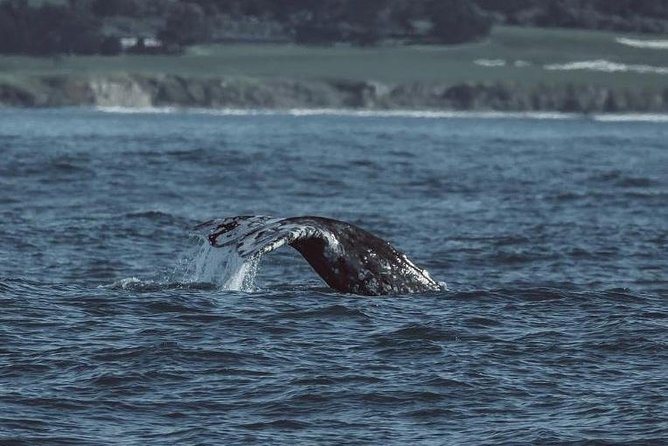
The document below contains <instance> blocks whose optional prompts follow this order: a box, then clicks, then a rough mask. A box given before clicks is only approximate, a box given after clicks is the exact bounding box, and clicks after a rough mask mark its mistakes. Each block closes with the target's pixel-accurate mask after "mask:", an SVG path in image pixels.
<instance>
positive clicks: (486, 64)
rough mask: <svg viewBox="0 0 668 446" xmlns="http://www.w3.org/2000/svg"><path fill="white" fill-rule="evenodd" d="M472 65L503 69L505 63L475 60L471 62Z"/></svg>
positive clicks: (501, 60)
mask: <svg viewBox="0 0 668 446" xmlns="http://www.w3.org/2000/svg"><path fill="white" fill-rule="evenodd" d="M473 63H474V64H476V65H480V66H481V67H505V66H506V61H505V60H503V59H476V60H474V61H473Z"/></svg>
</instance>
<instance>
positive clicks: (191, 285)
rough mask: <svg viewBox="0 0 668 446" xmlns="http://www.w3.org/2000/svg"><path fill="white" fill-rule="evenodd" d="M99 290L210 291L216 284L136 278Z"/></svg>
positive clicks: (117, 282)
mask: <svg viewBox="0 0 668 446" xmlns="http://www.w3.org/2000/svg"><path fill="white" fill-rule="evenodd" d="M99 288H107V289H111V290H128V291H139V292H154V291H163V290H175V289H185V290H212V289H215V288H216V284H214V283H209V282H156V281H153V280H141V279H138V278H136V277H128V278H125V279H120V280H117V281H115V282H114V283H112V284H110V285H100V287H99Z"/></svg>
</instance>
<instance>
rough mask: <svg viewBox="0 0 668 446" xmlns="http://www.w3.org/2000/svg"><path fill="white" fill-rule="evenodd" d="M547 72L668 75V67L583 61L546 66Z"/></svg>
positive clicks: (606, 61)
mask: <svg viewBox="0 0 668 446" xmlns="http://www.w3.org/2000/svg"><path fill="white" fill-rule="evenodd" d="M543 68H545V69H546V70H552V71H554V70H560V71H574V70H589V71H602V72H605V73H619V72H622V73H623V72H631V73H641V74H648V73H652V74H668V67H656V66H652V65H628V64H624V63H618V62H611V61H609V60H604V59H599V60H583V61H578V62H568V63H564V64H549V65H544V66H543Z"/></svg>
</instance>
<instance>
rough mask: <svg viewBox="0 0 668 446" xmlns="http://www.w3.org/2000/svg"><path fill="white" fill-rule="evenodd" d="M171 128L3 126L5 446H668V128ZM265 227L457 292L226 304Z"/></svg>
mask: <svg viewBox="0 0 668 446" xmlns="http://www.w3.org/2000/svg"><path fill="white" fill-rule="evenodd" d="M167 111H168V112H165V113H161V112H159V111H157V110H153V111H151V110H147V111H145V112H139V113H127V112H126V111H124V110H120V109H119V110H86V109H62V110H17V109H4V110H0V444H3V445H4V444H26V445H34V444H44V445H59V444H63V445H69V444H72V445H79V444H81V445H84V444H85V445H88V444H90V445H100V444H107V445H116V444H118V445H133V444H134V445H146V444H150V445H173V444H198V445H223V444H224V445H228V444H369V445H376V444H379V445H380V444H382V445H387V444H397V445H399V444H406V443H408V442H411V443H412V444H420V445H423V444H424V445H442V444H466V445H469V444H489V445H499V444H651V445H655V444H667V443H668V301H667V299H668V122H667V121H666V120H665V119H661V118H660V117H647V118H646V119H645V118H643V117H633V116H630V117H629V116H626V117H621V116H620V117H619V118H618V119H617V118H615V117H609V116H608V117H606V118H605V119H597V118H596V117H590V118H575V117H572V116H566V115H563V116H562V115H555V116H552V115H536V116H521V115H516V116H503V115H457V114H450V115H449V114H442V115H439V114H429V113H425V114H420V113H413V114H411V113H387V114H374V113H357V114H356V113H336V112H331V111H328V112H326V111H323V112H314V113H301V112H293V113H269V112H263V113H259V112H258V113H250V112H234V111H227V112H226V111H221V112H211V113H206V112H203V111H191V112H183V111H175V110H171V111H169V110H167ZM243 214H248V215H253V214H261V215H275V216H286V217H287V216H296V215H320V216H327V217H332V218H337V219H341V220H345V221H349V222H351V223H354V224H356V225H359V226H361V227H363V228H365V229H367V230H369V231H371V232H373V233H375V234H378V235H379V236H382V237H383V238H385V239H386V240H388V241H390V242H391V243H392V244H393V245H395V246H396V247H397V248H398V249H400V250H402V251H403V252H405V253H406V254H407V255H408V256H409V257H410V258H411V259H412V260H413V261H414V262H415V263H416V264H418V265H419V266H422V267H425V268H427V269H428V270H429V271H430V272H431V275H432V276H433V277H434V278H435V279H437V280H440V281H444V282H447V284H448V288H449V289H448V291H442V292H432V293H425V294H417V295H410V296H386V297H358V296H352V295H345V294H340V293H337V292H335V291H332V290H331V289H328V288H327V286H326V285H325V284H324V282H322V281H321V279H320V278H319V277H318V276H317V275H316V274H315V273H314V272H313V271H312V270H311V269H310V267H309V266H308V264H307V263H306V262H305V261H304V260H303V259H302V258H301V257H300V256H299V254H298V253H297V252H296V251H294V250H292V249H290V248H283V249H281V250H279V251H277V252H274V253H271V254H269V255H267V256H266V257H265V258H263V259H262V261H261V264H260V266H259V270H258V271H257V275H256V277H255V280H254V282H253V283H245V284H244V286H237V287H230V286H226V285H225V283H226V282H224V281H223V280H222V279H221V277H219V274H218V273H217V272H216V271H220V265H216V263H220V262H225V261H226V259H225V258H224V257H223V256H220V255H217V254H216V252H214V251H212V248H207V247H206V245H205V244H204V243H203V241H201V240H200V239H198V238H197V237H195V236H193V235H192V231H191V229H192V227H193V226H194V225H196V224H197V223H200V222H202V221H205V220H208V219H210V218H214V217H225V216H234V215H243ZM246 282H250V281H246Z"/></svg>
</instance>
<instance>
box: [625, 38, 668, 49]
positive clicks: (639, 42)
mask: <svg viewBox="0 0 668 446" xmlns="http://www.w3.org/2000/svg"><path fill="white" fill-rule="evenodd" d="M615 40H616V41H617V43H621V44H622V45H626V46H630V47H633V48H647V49H652V50H668V40H644V39H629V38H627V37H617V38H616V39H615Z"/></svg>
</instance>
